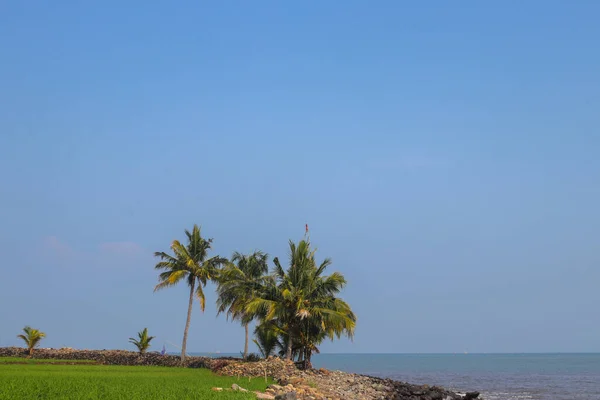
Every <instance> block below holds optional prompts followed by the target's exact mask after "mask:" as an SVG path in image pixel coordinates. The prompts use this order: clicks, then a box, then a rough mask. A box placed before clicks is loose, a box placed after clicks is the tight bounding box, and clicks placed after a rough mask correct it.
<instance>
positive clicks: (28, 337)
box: [17, 326, 46, 357]
mask: <svg viewBox="0 0 600 400" xmlns="http://www.w3.org/2000/svg"><path fill="white" fill-rule="evenodd" d="M23 332H24V333H25V334H24V335H23V334H21V335H17V337H18V338H19V339H22V340H23V341H24V342H25V345H26V346H27V350H28V352H29V356H30V357H31V356H32V355H33V349H35V348H36V347H37V346H38V345H39V344H40V341H41V340H42V339H43V338H45V337H46V334H45V333H44V332H42V331H39V330H37V329H33V328H32V327H30V326H26V327H25V328H23Z"/></svg>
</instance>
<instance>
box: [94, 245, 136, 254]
mask: <svg viewBox="0 0 600 400" xmlns="http://www.w3.org/2000/svg"><path fill="white" fill-rule="evenodd" d="M98 247H99V248H100V251H102V252H105V253H111V254H118V255H127V256H134V255H138V254H141V253H142V252H143V250H142V248H141V247H140V245H138V244H137V243H134V242H106V243H101V244H100V245H99V246H98Z"/></svg>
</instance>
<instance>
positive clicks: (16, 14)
mask: <svg viewBox="0 0 600 400" xmlns="http://www.w3.org/2000/svg"><path fill="white" fill-rule="evenodd" d="M84 3H85V4H84ZM84 3H82V2H65V1H56V2H34V1H33V2H11V3H6V2H5V3H4V4H2V5H1V6H0V49H1V50H2V62H1V63H0V87H1V90H0V104H1V105H2V106H1V107H0V180H1V182H2V185H0V221H1V223H0V251H2V254H4V256H3V261H2V274H1V278H0V319H1V320H2V323H1V324H0V346H6V345H14V344H17V339H16V337H15V336H16V335H17V333H18V331H19V330H20V329H21V328H22V327H23V326H24V325H26V324H30V325H32V326H34V327H37V328H39V329H42V330H44V331H46V332H47V334H48V337H47V339H46V340H45V345H46V346H49V347H59V346H71V347H80V348H122V347H130V345H129V344H128V343H127V338H128V337H130V336H132V335H133V334H134V333H135V332H137V331H138V330H140V329H142V328H143V327H148V328H149V330H150V333H151V334H153V335H155V336H157V339H156V347H161V346H162V344H163V343H166V342H167V341H169V342H173V343H175V344H178V343H180V340H181V336H182V331H183V327H184V323H185V314H186V306H187V297H186V296H187V294H186V289H185V287H184V286H181V287H177V288H174V289H171V290H166V291H163V292H160V293H153V292H152V288H153V286H154V284H155V283H156V278H157V277H156V273H155V271H154V270H153V265H154V262H155V260H154V259H153V257H152V252H153V251H157V250H167V249H168V246H169V244H170V242H171V241H172V240H173V239H176V238H179V239H181V238H183V230H184V229H186V228H188V229H189V228H191V227H192V226H193V224H194V223H198V224H200V225H201V226H202V229H203V233H204V234H205V235H206V236H208V237H213V238H214V250H215V252H214V254H220V255H224V256H228V255H230V254H231V252H232V251H234V250H237V251H242V252H248V251H252V250H254V249H262V250H264V251H267V252H268V253H270V254H271V255H273V256H279V257H280V258H285V255H286V246H287V241H288V239H294V240H297V239H300V238H301V237H302V235H303V233H304V224H305V223H308V224H309V226H310V229H311V238H312V241H313V243H315V244H316V245H317V246H318V248H319V252H318V254H319V256H320V257H326V256H328V257H331V258H332V259H333V267H332V270H339V271H341V272H342V273H344V274H345V275H346V277H347V279H348V281H349V284H348V286H347V288H346V290H345V291H344V293H343V297H344V298H345V299H346V300H347V301H348V302H349V303H350V304H351V305H352V306H353V308H354V309H355V311H356V313H357V314H358V318H359V322H358V327H357V332H356V338H355V340H354V341H353V342H350V341H348V340H342V341H339V342H335V343H326V344H324V345H323V348H322V350H323V351H326V352H462V351H465V350H467V351H470V352H522V351H523V352H528V351H531V352H537V351H542V352H546V351H557V352H561V351H600V341H599V338H600V320H599V319H598V318H597V315H598V304H599V303H600V291H598V282H599V281H600V272H599V269H598V266H599V264H600V253H599V252H598V243H599V241H600V232H599V230H598V227H599V226H600V211H599V208H598V205H599V204H600V185H599V182H600V160H599V157H598V154H599V149H600V131H599V127H600V113H599V112H598V110H600V95H599V93H600V74H599V73H598V71H600V52H598V51H597V45H598V39H599V38H600V26H599V25H598V23H597V21H598V15H599V13H600V3H597V2H595V1H577V2H566V1H534V0H531V1H527V2H495V3H494V4H492V3H491V2H475V1H463V2H451V3H450V2H441V1H438V2H414V3H413V4H407V3H406V2H397V1H379V2H375V3H373V2H360V1H345V2H316V1H308V2H299V3H296V4H292V2H274V1H263V2H241V1H240V2H236V1H232V2H212V4H209V3H207V2H203V3H199V2H192V1H190V2H179V3H178V5H177V6H175V5H174V4H173V3H172V2H159V1H154V2H135V1H130V2H126V3H127V4H126V5H124V4H123V2H112V1H105V2H96V3H95V4H90V3H89V2H84ZM207 292H208V293H209V297H208V301H209V302H208V306H207V311H206V312H205V313H204V314H201V312H200V310H199V307H198V304H197V303H196V304H195V307H196V308H195V310H194V313H193V318H192V326H191V330H190V338H189V343H188V349H189V350H190V351H217V350H219V351H232V352H237V351H239V350H241V348H242V345H243V329H242V328H241V327H239V326H238V325H236V324H232V323H230V322H227V321H225V319H224V318H223V317H219V318H216V317H215V308H214V305H213V304H214V293H213V287H212V286H209V287H208V289H207Z"/></svg>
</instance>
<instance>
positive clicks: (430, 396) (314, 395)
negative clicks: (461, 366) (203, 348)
mask: <svg viewBox="0 0 600 400" xmlns="http://www.w3.org/2000/svg"><path fill="white" fill-rule="evenodd" d="M26 355H27V354H26V350H25V349H23V348H20V347H4V348H0V357H25V356H26ZM33 358H38V359H56V360H93V361H95V362H97V363H99V364H105V365H130V366H133V365H140V366H164V367H187V368H209V369H211V370H213V371H214V372H216V373H218V374H221V375H228V376H238V377H263V376H264V377H271V378H273V379H274V380H275V381H276V382H277V383H278V384H277V385H271V386H270V387H269V388H268V389H267V391H266V392H265V393H257V398H262V399H276V400H293V399H298V400H461V399H462V400H473V399H479V400H482V399H481V398H480V397H479V393H477V392H472V393H466V394H464V395H463V394H458V393H454V392H451V391H448V390H446V389H443V388H440V387H436V386H428V385H412V384H409V383H404V382H399V381H395V380H391V379H382V378H377V377H371V376H366V375H359V374H352V373H347V372H341V371H329V370H326V369H318V370H315V369H313V370H308V371H301V370H299V369H297V368H296V366H295V365H294V363H292V362H290V361H285V360H282V359H279V358H275V357H271V358H269V359H267V360H261V361H257V362H245V361H242V360H240V359H235V358H209V357H188V358H187V359H186V361H185V362H184V364H181V360H180V359H179V357H178V356H174V355H161V354H159V353H156V352H152V353H147V354H144V355H140V354H139V353H136V352H131V351H124V350H75V349H71V348H63V349H37V350H36V351H35V353H34V355H33ZM234 386H237V385H234ZM220 389H221V388H215V390H220ZM234 389H236V390H243V388H240V387H239V386H238V387H237V388H234Z"/></svg>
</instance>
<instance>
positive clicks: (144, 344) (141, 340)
mask: <svg viewBox="0 0 600 400" xmlns="http://www.w3.org/2000/svg"><path fill="white" fill-rule="evenodd" d="M152 339H154V336H148V328H144V330H143V331H140V332H138V338H137V339H134V338H129V342H130V343H133V344H134V345H135V347H137V348H138V350H139V352H140V354H144V353H145V352H146V350H148V348H149V347H150V342H151V341H152Z"/></svg>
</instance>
